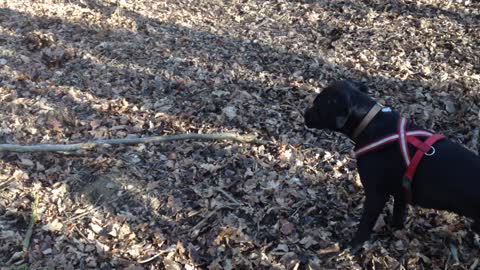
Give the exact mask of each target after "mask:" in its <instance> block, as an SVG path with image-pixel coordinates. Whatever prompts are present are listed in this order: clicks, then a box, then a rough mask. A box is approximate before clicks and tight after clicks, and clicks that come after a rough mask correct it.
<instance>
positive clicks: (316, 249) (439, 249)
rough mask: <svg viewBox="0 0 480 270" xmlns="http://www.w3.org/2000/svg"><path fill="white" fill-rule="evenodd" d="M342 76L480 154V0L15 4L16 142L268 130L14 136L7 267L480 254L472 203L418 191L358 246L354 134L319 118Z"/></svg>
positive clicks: (351, 264) (365, 263) (6, 186)
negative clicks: (401, 216)
mask: <svg viewBox="0 0 480 270" xmlns="http://www.w3.org/2000/svg"><path fill="white" fill-rule="evenodd" d="M337 79H355V80H359V81H362V82H364V83H365V84H366V85H367V86H368V87H369V89H370V95H371V96H372V97H373V98H375V99H377V100H378V101H379V102H380V103H382V104H384V105H388V106H391V107H393V108H395V109H396V110H398V111H400V112H401V113H402V114H403V115H405V116H406V117H409V118H410V119H412V120H413V121H415V122H416V123H418V124H420V125H423V126H425V127H427V128H429V129H432V130H435V131H437V132H440V133H443V134H445V135H446V136H447V137H449V138H450V139H452V140H453V141H455V142H459V143H461V144H463V145H464V146H466V147H467V148H469V149H471V150H472V151H475V152H478V148H479V144H480V143H479V138H478V132H479V127H480V106H479V104H480V3H479V2H478V1H460V0H459V1H446V0H445V1H440V0H437V1H435V0H421V1H407V0H390V1H382V0H376V1H374V0H363V1H357V0H343V1H330V0H318V1H309V0H305V1H293V0H272V1H262V0H257V1H254V0H229V1H216V0H215V1H212V0H195V1H189V0H177V1H173V0H162V1H154V0H150V1H115V0H109V1H100V0H79V1H58V0H51V1H23V0H6V1H5V0H3V1H0V102H1V106H0V142H1V143H10V144H11V143H18V144H37V143H58V144H63V143H75V142H85V141H89V140H94V139H105V138H127V137H143V136H153V135H169V134H180V133H214V132H234V133H239V134H253V135H256V136H257V137H258V138H259V139H261V140H262V141H263V143H238V142H232V141H175V142H169V143H162V144H141V145H136V146H115V147H114V146H112V147H108V148H99V149H96V150H92V151H78V152H70V153H22V154H19V153H11V152H3V153H1V154H0V268H1V269H17V270H18V269H55V268H56V269H130V270H132V269H477V268H478V267H480V261H479V260H480V248H479V244H480V243H479V239H478V238H476V237H474V235H473V234H472V232H471V230H470V224H471V221H470V220H468V219H466V218H463V217H459V216H457V215H454V214H451V213H447V212H442V211H434V210H428V209H420V208H413V207H412V208H410V211H409V215H408V219H407V223H406V228H405V229H404V230H397V231H393V230H392V228H390V226H389V225H388V219H389V218H390V216H391V208H392V205H391V202H389V204H388V207H387V208H386V209H385V211H384V212H383V214H382V215H381V217H380V219H379V220H378V222H377V224H376V226H375V234H374V235H373V237H372V240H371V241H369V242H367V243H366V244H365V245H364V248H363V249H362V250H361V251H360V252H358V253H356V254H352V253H350V252H349V251H344V250H343V249H342V246H343V245H344V244H345V243H346V242H347V241H348V240H349V239H350V238H351V237H352V235H353V233H354V232H355V230H356V227H357V225H358V221H359V218H360V214H361V210H362V204H363V200H364V193H363V189H362V187H361V184H360V183H359V179H358V174H357V171H356V167H355V160H354V159H353V155H352V148H353V145H352V143H351V142H350V140H349V139H348V138H346V137H344V136H343V135H340V134H336V133H332V132H324V131H314V130H307V129H306V128H305V127H304V125H303V116H302V112H303V110H304V109H305V108H306V107H307V106H308V100H309V99H311V97H312V96H313V95H314V94H315V93H316V92H319V91H320V90H321V89H322V87H325V86H326V85H327V84H328V83H329V82H331V81H333V80H337ZM372 166H374V165H372ZM387 180H388V179H387ZM32 217H35V218H36V219H32ZM31 225H33V227H31V229H30V230H29V227H30V226H31ZM29 232H31V233H32V235H31V238H30V237H29V236H28V233H29ZM28 240H29V241H28ZM477 265H478V266H477Z"/></svg>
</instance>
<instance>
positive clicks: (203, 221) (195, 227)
mask: <svg viewBox="0 0 480 270" xmlns="http://www.w3.org/2000/svg"><path fill="white" fill-rule="evenodd" d="M217 211H218V209H214V210H213V211H212V212H210V213H208V215H206V216H205V217H204V218H203V219H202V220H200V222H198V223H197V224H196V225H195V226H193V227H192V228H191V229H190V235H191V236H192V237H197V235H198V231H199V230H200V228H202V227H203V224H205V222H207V220H209V219H210V218H211V217H212V216H213V215H215V214H216V213H217ZM197 230H198V231H197Z"/></svg>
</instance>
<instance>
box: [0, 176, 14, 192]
mask: <svg viewBox="0 0 480 270" xmlns="http://www.w3.org/2000/svg"><path fill="white" fill-rule="evenodd" d="M13 180H15V178H14V177H10V178H8V179H7V180H5V181H3V182H0V190H2V189H3V188H5V187H7V186H8V184H10V183H11V182H13Z"/></svg>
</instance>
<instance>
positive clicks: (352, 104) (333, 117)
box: [304, 81, 370, 131]
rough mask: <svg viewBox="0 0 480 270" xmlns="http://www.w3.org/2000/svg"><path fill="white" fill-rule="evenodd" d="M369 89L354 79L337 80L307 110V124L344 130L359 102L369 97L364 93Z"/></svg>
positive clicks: (312, 126) (313, 126)
mask: <svg viewBox="0 0 480 270" xmlns="http://www.w3.org/2000/svg"><path fill="white" fill-rule="evenodd" d="M367 91H368V89H367V87H366V86H365V85H363V84H362V83H359V82H354V81H336V82H334V83H332V84H330V85H329V86H328V87H327V88H325V89H324V90H323V91H322V92H320V94H318V95H317V97H316V98H315V100H314V101H313V105H312V106H311V107H310V108H308V109H307V110H306V111H305V115H304V117H305V125H306V126H307V127H309V128H317V129H330V130H334V131H342V130H343V129H344V127H345V125H346V124H347V121H348V120H349V118H350V117H353V114H354V113H355V112H356V110H357V111H358V106H359V105H358V102H359V101H360V100H361V99H363V100H365V98H367V99H369V98H368V97H367V96H366V95H365V94H364V93H366V92H367ZM359 99H360V100H359ZM368 103H370V102H368ZM365 106H370V104H365ZM367 109H368V108H367Z"/></svg>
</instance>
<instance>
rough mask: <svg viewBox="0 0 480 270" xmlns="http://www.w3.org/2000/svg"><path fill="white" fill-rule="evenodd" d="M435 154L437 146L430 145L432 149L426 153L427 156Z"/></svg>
mask: <svg viewBox="0 0 480 270" xmlns="http://www.w3.org/2000/svg"><path fill="white" fill-rule="evenodd" d="M433 155H435V147H433V146H430V151H428V152H427V153H425V156H433Z"/></svg>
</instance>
